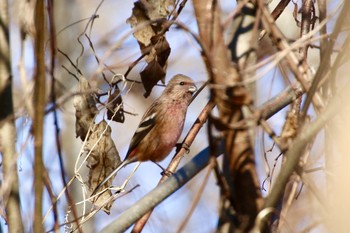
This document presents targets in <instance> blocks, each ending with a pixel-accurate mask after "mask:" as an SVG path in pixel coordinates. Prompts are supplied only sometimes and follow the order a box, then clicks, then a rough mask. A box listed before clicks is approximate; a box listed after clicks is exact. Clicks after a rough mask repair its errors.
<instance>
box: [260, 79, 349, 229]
mask: <svg viewBox="0 0 350 233" xmlns="http://www.w3.org/2000/svg"><path fill="white" fill-rule="evenodd" d="M349 90H350V85H349V84H348V85H347V86H346V87H345V88H344V89H343V90H342V91H340V92H339V93H338V95H336V96H335V97H334V98H333V99H332V101H331V102H330V103H329V105H328V107H327V108H326V109H325V110H324V112H323V113H322V114H320V115H319V117H318V118H317V119H316V120H315V121H313V122H312V123H310V125H309V126H308V127H307V128H305V130H303V133H302V134H300V135H299V136H298V137H297V138H296V140H295V141H294V142H293V143H292V144H291V145H290V147H289V150H288V152H287V153H286V161H285V163H284V165H282V167H281V171H283V172H281V173H280V175H279V176H278V178H277V179H276V183H275V185H274V186H273V187H272V190H271V193H270V194H269V196H268V197H267V198H266V202H265V209H266V210H268V209H269V208H275V207H276V204H277V203H278V201H279V200H280V198H281V195H282V193H283V190H284V188H285V186H286V183H287V182H288V180H289V177H290V175H291V174H292V172H293V171H294V170H295V168H296V167H297V166H298V163H299V161H300V156H302V155H303V153H302V151H303V150H304V149H305V146H306V145H307V143H308V142H310V140H311V139H312V138H314V137H315V136H316V135H317V133H318V132H319V131H320V130H321V129H322V128H323V127H324V126H325V124H326V123H327V122H328V121H329V120H330V119H332V118H333V117H334V116H336V113H337V111H338V110H339V108H340V107H341V104H342V103H346V102H347V100H349V98H350V91H349ZM263 211H264V210H262V212H263ZM267 212H269V211H267ZM266 223H267V218H266V216H265V218H264V219H262V220H261V222H260V223H258V226H256V227H259V228H260V229H261V227H263V226H265V224H266Z"/></svg>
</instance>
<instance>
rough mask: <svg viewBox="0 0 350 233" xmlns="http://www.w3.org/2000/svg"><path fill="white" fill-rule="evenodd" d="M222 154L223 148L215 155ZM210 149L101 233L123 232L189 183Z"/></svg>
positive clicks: (206, 158) (205, 161)
mask: <svg viewBox="0 0 350 233" xmlns="http://www.w3.org/2000/svg"><path fill="white" fill-rule="evenodd" d="M222 153H223V146H221V147H220V150H219V152H218V153H217V155H220V154H222ZM209 159H210V149H209V147H207V148H205V149H203V150H202V151H201V152H199V154H198V155H196V156H195V157H194V158H193V159H192V160H191V161H190V162H188V163H187V164H186V165H185V166H184V167H182V168H181V169H180V170H178V171H177V172H176V173H175V174H174V175H173V176H171V177H169V178H168V179H167V180H166V181H165V182H164V183H162V184H161V185H159V186H158V187H156V188H155V189H153V190H152V191H151V192H149V193H148V194H147V195H146V196H144V197H143V198H142V199H141V200H139V201H138V202H137V203H136V204H135V205H133V206H132V207H131V208H129V209H127V210H126V211H125V212H124V213H122V214H121V215H120V217H119V218H118V219H116V220H115V221H113V222H112V223H111V224H109V225H108V226H107V227H105V228H104V229H102V231H101V233H110V232H113V233H114V232H124V231H125V230H126V229H127V228H128V227H130V226H131V225H132V224H133V223H134V222H135V221H137V220H138V219H140V218H141V217H142V216H143V215H144V214H146V213H147V212H148V211H150V210H151V209H153V208H154V207H155V206H156V205H158V204H159V203H161V202H162V201H163V200H165V199H166V198H167V197H169V196H170V195H171V194H173V193H174V192H176V191H177V190H178V189H180V188H181V187H182V186H183V185H184V184H186V183H187V182H188V181H190V180H191V179H192V178H193V177H194V176H195V175H197V174H198V173H199V172H200V171H201V170H202V169H204V168H205V167H206V166H207V164H208V163H209Z"/></svg>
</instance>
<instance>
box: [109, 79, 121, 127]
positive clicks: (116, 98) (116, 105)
mask: <svg viewBox="0 0 350 233" xmlns="http://www.w3.org/2000/svg"><path fill="white" fill-rule="evenodd" d="M107 118H108V119H109V120H112V121H116V122H120V123H123V122H124V120H125V117H124V107H123V100H122V96H121V94H120V90H119V88H118V86H115V88H114V90H113V93H112V94H111V95H110V96H109V97H108V104H107Z"/></svg>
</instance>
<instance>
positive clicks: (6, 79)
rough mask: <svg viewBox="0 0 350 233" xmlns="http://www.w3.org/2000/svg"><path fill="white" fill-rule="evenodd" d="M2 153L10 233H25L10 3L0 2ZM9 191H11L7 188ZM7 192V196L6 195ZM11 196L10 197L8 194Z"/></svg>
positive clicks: (0, 0)
mask: <svg viewBox="0 0 350 233" xmlns="http://www.w3.org/2000/svg"><path fill="white" fill-rule="evenodd" d="M0 100H1V101H0V152H1V154H2V164H3V172H4V182H3V183H2V187H1V195H0V196H2V197H6V196H7V195H8V194H9V196H8V199H7V200H6V198H4V199H3V200H2V201H4V202H5V203H6V202H7V204H5V208H6V214H7V224H8V227H9V231H10V232H18V233H21V232H24V230H23V224H22V221H21V219H22V218H21V211H20V197H19V191H18V175H17V163H16V160H17V156H16V149H15V142H16V127H15V122H14V115H15V114H14V109H13V101H12V75H11V54H10V41H9V18H8V2H7V0H0ZM6 187H8V189H7V188H6ZM5 192H6V193H5ZM7 192H8V193H7Z"/></svg>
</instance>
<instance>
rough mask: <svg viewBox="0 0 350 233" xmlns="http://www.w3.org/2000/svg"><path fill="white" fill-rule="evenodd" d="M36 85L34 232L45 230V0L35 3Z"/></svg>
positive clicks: (38, 232) (34, 120)
mask: <svg viewBox="0 0 350 233" xmlns="http://www.w3.org/2000/svg"><path fill="white" fill-rule="evenodd" d="M35 16H36V17H35V28H36V36H35V50H34V51H35V61H36V63H35V64H36V68H35V75H34V80H35V86H34V106H35V109H34V119H33V134H34V156H35V157H34V158H35V161H34V190H35V204H34V232H35V233H41V232H43V227H42V194H43V174H44V164H43V158H42V155H43V154H42V146H43V130H44V113H45V103H46V101H45V100H46V98H45V50H44V46H45V44H44V43H45V38H44V35H45V24H44V22H45V6H44V0H37V1H36V4H35Z"/></svg>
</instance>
